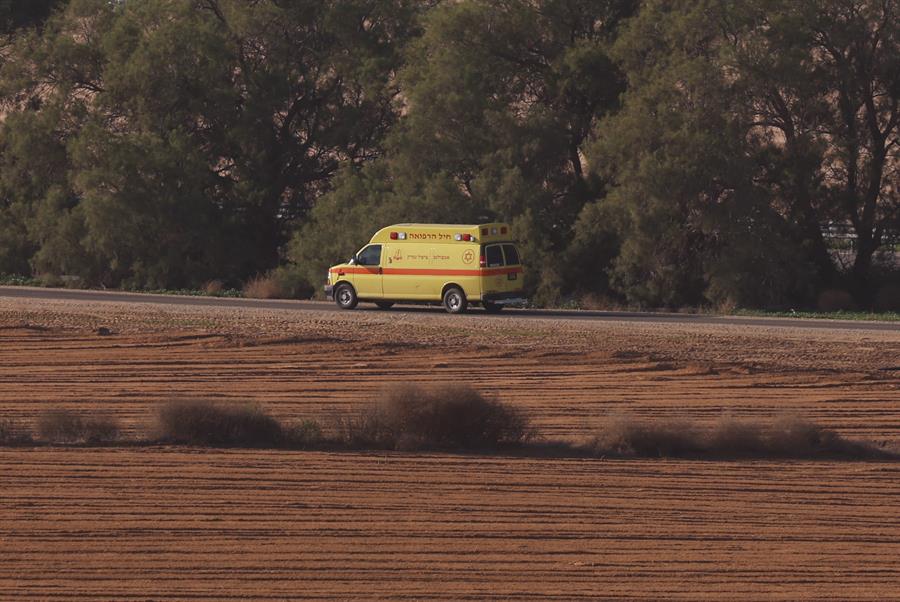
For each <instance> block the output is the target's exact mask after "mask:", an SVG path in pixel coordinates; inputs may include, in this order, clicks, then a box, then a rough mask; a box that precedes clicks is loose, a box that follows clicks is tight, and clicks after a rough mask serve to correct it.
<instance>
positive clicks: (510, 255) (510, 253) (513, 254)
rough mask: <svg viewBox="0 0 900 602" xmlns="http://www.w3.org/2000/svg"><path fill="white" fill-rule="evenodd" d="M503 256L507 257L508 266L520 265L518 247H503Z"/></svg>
mask: <svg viewBox="0 0 900 602" xmlns="http://www.w3.org/2000/svg"><path fill="white" fill-rule="evenodd" d="M503 254H504V255H506V265H519V250H518V249H516V245H503Z"/></svg>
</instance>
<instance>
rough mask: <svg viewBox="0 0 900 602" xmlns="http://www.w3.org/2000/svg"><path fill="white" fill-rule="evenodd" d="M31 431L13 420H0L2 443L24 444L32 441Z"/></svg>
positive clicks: (0, 440)
mask: <svg viewBox="0 0 900 602" xmlns="http://www.w3.org/2000/svg"><path fill="white" fill-rule="evenodd" d="M31 442H32V439H31V433H29V432H28V431H27V430H26V429H25V428H24V427H22V426H21V425H18V424H16V423H15V422H13V421H12V420H9V419H2V420H0V445H24V444H28V443H31Z"/></svg>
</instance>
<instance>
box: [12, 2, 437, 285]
mask: <svg viewBox="0 0 900 602" xmlns="http://www.w3.org/2000/svg"><path fill="white" fill-rule="evenodd" d="M418 10H420V9H419V5H418V4H417V3H413V2H368V1H358V2H327V3H321V2H318V1H316V2H313V1H311V0H309V1H305V2H294V3H289V4H288V3H285V4H282V3H276V2H271V1H269V2H255V3H246V2H242V1H238V0H221V1H212V2H204V3H197V4H191V3H185V2H176V1H172V0H147V1H145V2H127V3H110V2H106V1H105V0H72V1H71V2H70V3H69V4H68V5H67V7H66V8H65V10H64V11H62V12H60V13H57V14H55V15H53V16H51V17H50V19H49V20H48V21H47V23H46V25H45V27H44V28H43V30H42V31H41V32H30V33H22V34H21V35H20V36H18V39H17V40H16V43H15V44H14V46H13V48H12V51H11V52H12V56H13V57H14V58H15V60H10V61H7V62H6V63H5V64H4V65H3V70H2V72H0V89H2V94H3V100H4V102H5V104H6V105H7V107H8V108H9V109H10V114H9V116H8V118H7V120H6V122H5V123H4V127H3V132H2V133H0V145H2V148H3V154H2V159H0V161H2V164H0V179H2V180H3V181H2V187H3V190H2V192H3V195H2V198H4V199H6V200H4V201H2V202H0V213H2V216H3V217H6V218H8V219H7V220H5V221H4V230H6V229H13V230H14V232H15V234H16V235H15V236H12V235H7V236H4V237H3V243H2V244H0V269H3V270H5V271H17V272H25V271H27V269H26V268H27V267H31V269H34V270H47V271H54V272H57V273H70V274H77V275H80V276H83V277H84V278H85V279H86V280H88V281H90V282H94V283H102V284H106V285H125V286H140V287H183V286H197V285H199V284H200V283H202V282H205V281H207V280H210V279H211V278H217V277H218V278H222V279H224V280H227V281H229V282H231V283H237V282H239V281H242V280H244V279H245V278H247V277H248V276H250V275H252V274H255V273H259V272H261V271H265V270H268V269H270V268H273V267H275V266H276V265H277V264H278V262H279V252H280V249H281V248H282V246H283V245H284V243H285V242H286V240H287V236H288V233H289V229H290V227H291V224H292V223H294V221H295V220H298V219H303V218H304V216H305V215H306V213H307V211H308V210H309V208H310V207H311V206H313V205H314V204H315V200H316V199H317V198H318V197H319V196H320V195H321V194H322V192H324V191H325V190H326V189H327V187H328V182H329V180H330V178H331V177H332V175H333V174H334V173H335V172H336V171H337V169H338V167H339V165H340V164H342V163H347V164H351V165H352V164H359V163H361V162H363V161H365V160H366V159H368V158H370V157H371V156H372V154H373V153H374V152H376V151H377V148H378V144H379V142H380V140H381V138H382V137H383V135H384V133H385V131H386V129H387V127H388V126H389V125H390V124H391V123H392V122H393V120H394V118H395V111H394V108H393V105H392V100H393V98H394V96H395V95H396V94H397V90H396V85H395V83H394V81H393V72H394V71H395V70H396V68H397V66H398V64H399V61H400V51H401V49H402V47H403V42H404V40H405V39H406V38H407V37H408V36H410V35H413V34H414V32H415V29H414V21H415V16H416V14H417V12H418ZM299 48H302V49H303V51H298V49H299ZM33 166H38V167H37V169H33ZM41 172H46V173H44V174H42V173H41ZM26 264H30V265H26Z"/></svg>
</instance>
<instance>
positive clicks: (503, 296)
mask: <svg viewBox="0 0 900 602" xmlns="http://www.w3.org/2000/svg"><path fill="white" fill-rule="evenodd" d="M481 300H482V301H487V302H488V303H495V304H497V305H522V304H524V303H528V299H526V298H525V297H523V296H522V293H485V294H483V295H481Z"/></svg>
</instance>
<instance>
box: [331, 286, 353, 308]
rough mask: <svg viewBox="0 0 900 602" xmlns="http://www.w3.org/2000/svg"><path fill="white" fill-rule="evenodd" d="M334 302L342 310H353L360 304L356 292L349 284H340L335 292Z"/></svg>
mask: <svg viewBox="0 0 900 602" xmlns="http://www.w3.org/2000/svg"><path fill="white" fill-rule="evenodd" d="M334 302H335V303H337V306H338V307H340V308H341V309H353V308H354V307H356V304H357V303H359V299H357V298H356V291H355V290H353V287H352V286H350V285H349V284H339V285H338V286H337V288H336V289H335V291H334Z"/></svg>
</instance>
